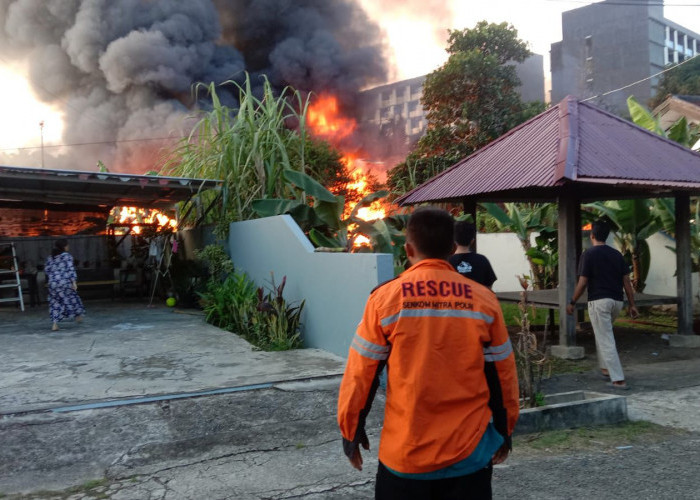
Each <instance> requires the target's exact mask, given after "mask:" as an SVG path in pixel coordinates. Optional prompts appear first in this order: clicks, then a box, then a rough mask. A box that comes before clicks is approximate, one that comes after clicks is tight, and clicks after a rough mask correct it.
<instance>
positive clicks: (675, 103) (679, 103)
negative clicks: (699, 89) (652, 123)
mask: <svg viewBox="0 0 700 500" xmlns="http://www.w3.org/2000/svg"><path fill="white" fill-rule="evenodd" d="M653 114H654V116H656V117H657V118H658V119H659V124H660V125H661V128H663V129H664V130H668V129H669V128H670V127H671V126H672V125H673V124H674V123H676V122H677V121H678V120H680V119H681V118H683V117H685V119H686V120H687V122H688V123H700V95H669V96H668V97H666V99H664V100H663V102H662V103H661V104H659V105H658V106H656V107H655V108H654V111H653Z"/></svg>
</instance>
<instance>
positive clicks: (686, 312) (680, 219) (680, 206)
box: [676, 194, 693, 335]
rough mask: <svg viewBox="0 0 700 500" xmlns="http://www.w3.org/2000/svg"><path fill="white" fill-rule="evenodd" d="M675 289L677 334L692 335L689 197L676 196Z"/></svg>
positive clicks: (684, 195)
mask: <svg viewBox="0 0 700 500" xmlns="http://www.w3.org/2000/svg"><path fill="white" fill-rule="evenodd" d="M676 287H677V291H678V333H679V334H681V335H690V334H692V333H693V285H692V278H691V260H690V197H689V196H688V195H687V194H677V195H676Z"/></svg>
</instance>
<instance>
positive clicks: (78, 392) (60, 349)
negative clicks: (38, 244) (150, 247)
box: [0, 302, 344, 414]
mask: <svg viewBox="0 0 700 500" xmlns="http://www.w3.org/2000/svg"><path fill="white" fill-rule="evenodd" d="M44 309H45V308H41V309H40V310H39V309H32V310H29V311H27V312H25V313H24V314H22V313H20V312H19V311H17V310H15V309H8V308H3V309H0V345H2V349H0V414H2V413H4V414H12V413H20V412H24V411H35V410H42V409H48V408H55V407H60V406H65V405H72V404H76V403H85V402H95V401H107V400H114V399H123V398H131V397H140V396H149V395H161V394H173V393H182V392H192V391H203V390H210V389H217V388H224V387H240V386H247V385H251V384H263V383H270V382H278V381H286V380H294V379H308V378H315V377H326V376H333V375H338V374H342V368H343V363H344V361H343V359H342V358H340V357H338V356H335V355H333V354H330V353H327V352H325V351H321V350H318V349H305V350H295V351H286V352H263V351H258V350H254V349H253V348H252V347H251V345H250V344H248V342H246V341H245V340H243V339H241V338H240V337H238V336H237V335H234V334H232V333H230V332H226V331H223V330H220V329H219V328H215V327H213V326H211V325H209V324H207V323H206V322H205V321H204V318H203V317H202V316H201V315H197V314H193V313H192V312H191V311H186V312H185V313H178V312H177V311H176V310H174V309H169V308H165V307H156V308H147V307H145V305H144V304H141V303H124V302H99V303H89V302H88V304H87V310H88V313H87V315H86V317H85V320H84V321H83V322H82V323H81V324H78V323H74V322H66V323H61V330H59V331H57V332H52V331H51V330H50V323H49V320H48V312H47V311H45V310H44Z"/></svg>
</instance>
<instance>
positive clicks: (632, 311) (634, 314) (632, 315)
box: [627, 306, 639, 319]
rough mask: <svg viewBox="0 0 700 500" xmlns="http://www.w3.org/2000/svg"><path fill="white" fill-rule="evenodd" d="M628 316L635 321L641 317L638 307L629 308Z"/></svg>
mask: <svg viewBox="0 0 700 500" xmlns="http://www.w3.org/2000/svg"><path fill="white" fill-rule="evenodd" d="M627 314H629V315H630V318H632V319H634V318H636V317H637V316H639V311H638V310H637V307H636V306H629V307H628V308H627Z"/></svg>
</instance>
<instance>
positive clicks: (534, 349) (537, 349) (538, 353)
mask: <svg viewBox="0 0 700 500" xmlns="http://www.w3.org/2000/svg"><path fill="white" fill-rule="evenodd" d="M518 279H519V280H520V286H522V288H523V291H522V292H520V302H519V303H518V312H519V317H518V318H516V319H517V321H518V324H519V325H520V331H519V332H518V333H517V334H516V342H515V350H514V352H515V364H516V367H517V369H518V383H519V385H520V398H521V401H522V403H521V404H522V406H524V407H525V408H535V407H536V406H542V405H543V404H544V397H543V395H542V392H541V386H542V376H543V375H544V371H545V369H546V368H547V367H548V366H549V357H548V356H547V346H546V341H547V334H548V330H549V317H547V319H546V321H545V326H544V330H543V332H542V342H541V343H538V341H537V336H536V335H535V334H534V333H533V332H532V331H530V326H531V325H530V318H531V317H533V318H534V317H535V316H536V314H537V311H536V310H535V307H534V306H533V305H531V304H530V303H529V301H528V298H527V289H528V287H529V280H528V278H527V277H526V276H518Z"/></svg>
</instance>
